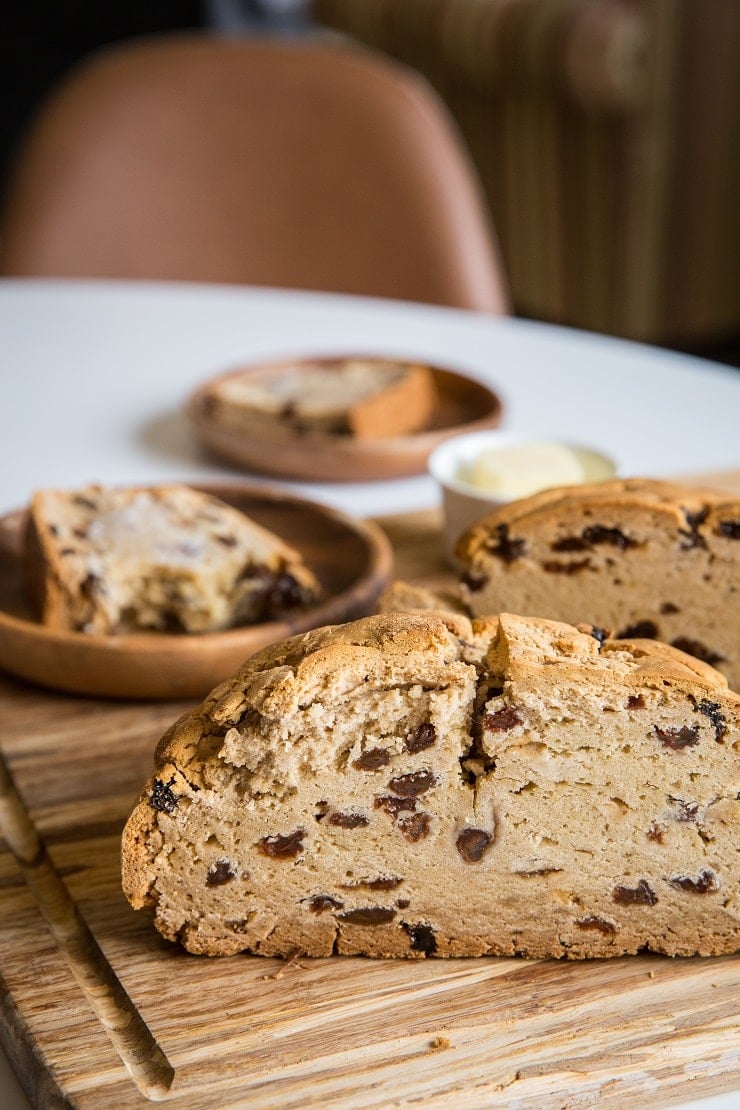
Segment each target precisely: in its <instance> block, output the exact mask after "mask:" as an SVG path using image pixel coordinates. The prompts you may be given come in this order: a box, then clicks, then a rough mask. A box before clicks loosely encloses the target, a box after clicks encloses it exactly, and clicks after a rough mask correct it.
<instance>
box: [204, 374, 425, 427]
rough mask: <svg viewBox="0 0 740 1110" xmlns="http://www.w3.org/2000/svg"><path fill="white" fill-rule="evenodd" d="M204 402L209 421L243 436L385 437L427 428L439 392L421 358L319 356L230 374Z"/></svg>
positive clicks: (210, 390)
mask: <svg viewBox="0 0 740 1110" xmlns="http://www.w3.org/2000/svg"><path fill="white" fill-rule="evenodd" d="M201 405H202V406H203V411H204V412H205V413H207V416H208V419H209V420H210V421H211V422H213V423H217V424H220V425H221V426H222V427H224V428H227V429H229V430H232V431H243V432H244V433H245V434H247V433H249V432H250V431H255V430H259V432H260V434H265V433H270V434H277V435H290V436H293V437H294V436H312V435H317V436H321V437H323V436H350V437H353V438H356V439H384V438H388V437H390V436H397V435H407V434H409V433H413V432H417V431H420V430H421V429H423V428H426V427H427V426H428V424H429V422H430V420H431V418H432V416H433V414H434V411H435V409H436V406H437V391H436V387H435V384H434V378H433V376H432V372H431V370H430V369H429V367H427V366H422V365H419V364H416V363H406V362H397V361H393V360H390V359H370V358H361V357H357V358H342V359H340V358H336V359H316V360H314V361H310V360H305V361H301V362H296V363H282V364H276V365H274V366H265V367H263V368H259V369H251V368H250V369H247V370H245V371H243V372H241V373H240V372H238V371H237V372H234V373H230V374H225V375H224V376H223V377H221V378H217V379H216V380H215V381H214V382H213V383H212V384H211V385H210V386H209V387H208V388H207V389H206V390H205V392H204V393H203V396H202V401H201Z"/></svg>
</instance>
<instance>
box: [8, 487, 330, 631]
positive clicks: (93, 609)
mask: <svg viewBox="0 0 740 1110" xmlns="http://www.w3.org/2000/svg"><path fill="white" fill-rule="evenodd" d="M26 551H27V566H28V577H29V583H30V589H31V593H32V596H33V597H34V599H35V602H36V606H37V609H38V612H39V616H40V619H41V621H42V622H43V623H44V624H46V625H48V626H49V627H51V628H55V629H67V630H70V631H79V632H87V633H93V634H98V635H109V634H116V633H125V632H135V631H139V630H142V629H156V630H160V631H166V632H210V631H215V630H219V629H224V628H230V627H231V626H233V625H238V624H249V623H253V622H255V621H261V620H266V619H269V618H271V617H274V616H277V615H279V614H280V613H281V612H284V611H285V610H286V609H290V608H295V607H296V606H304V605H307V604H309V603H310V602H311V601H312V600H313V599H314V598H315V597H316V596H317V594H318V592H319V584H318V582H317V580H316V578H315V577H314V575H313V573H312V572H311V571H310V570H309V569H308V568H307V567H306V566H305V564H304V563H303V561H302V559H301V557H300V555H299V554H298V553H297V552H296V551H294V550H293V549H292V548H291V547H288V546H287V545H286V544H284V543H283V541H282V540H281V539H279V538H278V537H277V536H275V535H273V534H272V533H271V532H269V531H267V530H266V529H264V528H261V527H260V526H259V525H258V524H256V523H255V522H254V521H252V520H250V519H248V518H247V517H246V516H245V515H244V514H243V513H240V512H238V511H237V510H236V509H233V508H231V506H229V505H227V504H225V503H224V502H223V501H221V500H219V499H218V498H215V497H212V496H210V495H209V494H206V493H202V492H199V491H197V490H194V489H190V488H188V487H186V486H158V487H153V488H151V489H107V488H104V487H102V486H88V487H86V488H84V489H80V490H74V491H62V490H42V491H40V492H38V493H36V495H35V496H34V498H33V500H32V502H31V507H30V512H29V518H28V529H27V543H26Z"/></svg>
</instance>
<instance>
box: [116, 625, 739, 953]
mask: <svg viewBox="0 0 740 1110" xmlns="http://www.w3.org/2000/svg"><path fill="white" fill-rule="evenodd" d="M739 747H740V698H738V697H737V696H736V695H734V694H732V693H729V692H728V690H727V688H726V684H725V683H724V680H723V679H722V677H721V676H720V675H718V674H717V673H716V672H715V671H714V670H713V669H712V668H710V667H708V666H707V665H706V664H703V663H701V662H700V661H698V660H695V659H692V658H691V657H690V656H686V655H684V654H682V653H681V652H678V651H675V650H674V649H672V648H670V647H668V646H666V645H664V644H660V643H656V642H652V641H642V642H640V641H635V642H628V641H625V642H619V641H610V640H605V639H604V638H603V636H602V635H601V633H600V632H599V631H598V630H594V629H591V628H588V629H586V630H580V631H579V630H577V629H575V628H573V627H571V626H569V625H566V624H561V623H556V622H550V621H544V620H539V619H534V618H523V617H518V616H512V615H505V614H503V615H501V616H500V618H497V619H488V620H483V621H478V622H473V623H471V622H470V621H469V620H467V618H465V617H462V616H457V615H454V614H439V613H433V612H429V613H389V614H384V615H380V616H375V617H369V618H366V619H364V620H361V621H356V622H353V623H350V624H347V625H342V626H337V627H330V628H323V629H319V630H317V631H313V632H309V633H307V634H305V635H302V636H298V637H295V638H293V639H291V640H288V641H286V642H283V643H281V644H277V645H273V646H272V647H269V648H267V649H265V650H264V651H261V652H259V653H258V654H257V655H255V656H254V657H253V658H252V659H250V660H249V661H248V662H247V663H246V664H245V665H244V667H243V668H242V669H241V670H240V671H239V672H238V673H237V674H236V675H235V676H234V677H233V678H232V679H231V680H230V681H228V682H226V683H224V684H223V685H222V686H220V687H219V688H217V689H216V690H214V691H213V692H212V694H211V695H210V696H209V697H208V698H207V699H206V700H205V701H204V702H203V704H202V705H201V706H200V707H199V708H198V709H196V710H195V711H193V712H190V713H187V714H186V715H185V716H184V717H182V718H181V719H180V720H179V721H178V722H177V723H176V724H174V725H173V726H172V728H171V729H170V730H169V732H168V733H167V734H166V735H165V736H164V737H163V739H162V740H161V742H160V744H159V747H158V749H157V753H156V769H155V773H154V776H153V777H152V778H151V779H150V780H149V782H148V783H147V785H146V787H145V789H144V791H143V794H142V796H141V799H140V801H139V802H138V804H137V805H136V808H135V809H134V811H133V813H132V815H131V817H130V818H129V820H128V823H127V825H126V828H125V831H124V834H123V858H122V870H123V887H124V891H125V893H126V895H127V897H128V898H129V900H130V902H131V904H132V905H133V906H134V907H136V908H137V909H138V908H140V907H144V906H149V907H152V908H153V911H154V921H155V924H156V927H157V928H158V929H159V930H160V932H161V933H162V934H163V935H164V936H165V937H166V938H168V939H169V940H172V941H180V942H181V943H182V944H183V945H184V946H185V947H186V948H187V949H188V950H189V951H191V952H194V953H204V954H209V955H217V954H230V953H235V952H239V951H242V950H245V951H248V952H252V953H258V954H262V955H268V956H285V955H288V954H292V953H296V952H300V953H304V954H307V955H311V956H328V955H331V954H362V955H368V956H383V957H384V956H410V957H421V956H478V955H508V956H511V955H524V956H532V957H549V956H553V957H570V958H581V957H591V956H618V955H622V954H624V953H634V952H638V951H640V950H642V949H646V950H650V951H652V952H662V953H666V954H668V955H685V956H690V955H695V954H698V955H712V954H718V953H729V952H734V951H735V950H736V949H737V948H738V946H739V944H740V897H739V891H740V886H739V884H738V880H739V879H740V873H739V871H738V858H737V821H738V808H739V807H740V803H738V773H737V772H738V759H739V757H738V748H739Z"/></svg>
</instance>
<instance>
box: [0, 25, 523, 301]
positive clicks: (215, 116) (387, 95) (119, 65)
mask: <svg viewBox="0 0 740 1110" xmlns="http://www.w3.org/2000/svg"><path fill="white" fill-rule="evenodd" d="M0 273H2V274H4V275H6V276H7V275H17V276H30V275H34V276H55V277H129V278H147V279H163V280H180V279H182V280H195V281H216V282H244V283H251V284H259V285H267V286H283V287H292V288H302V289H317V290H329V291H335V292H348V293H358V294H366V295H375V296H386V297H392V298H400V299H406V300H415V301H424V302H429V303H436V304H446V305H452V306H457V307H464V308H473V309H479V310H483V311H489V312H501V311H505V310H506V307H507V296H506V283H505V280H504V278H503V276H502V271H501V268H500V262H499V257H498V252H497V248H496V244H495V241H494V239H493V235H492V230H491V228H490V224H489V222H488V216H487V214H486V207H485V203H484V201H483V200H482V196H481V192H480V188H479V184H478V180H477V178H476V176H475V171H474V170H473V169H472V162H471V161H470V160H469V158H468V156H467V153H466V151H465V149H464V147H463V145H462V143H461V141H460V139H459V137H458V134H457V132H456V130H455V127H454V124H452V122H451V117H449V116H448V114H447V110H446V109H445V108H444V106H443V105H442V102H441V101H440V100H439V99H438V98H437V96H436V94H434V93H433V92H432V90H431V89H430V88H429V87H428V86H427V85H426V84H425V83H424V82H423V81H422V80H421V79H420V78H418V77H416V76H414V75H413V74H411V72H410V71H408V70H406V69H405V68H403V67H400V66H399V65H397V64H395V63H391V62H388V61H386V60H383V59H380V58H378V57H377V56H375V55H373V54H371V53H370V52H368V51H365V50H362V49H360V48H347V47H346V46H342V45H339V44H338V43H335V42H334V41H329V42H326V41H322V40H317V41H308V42H305V41H301V42H295V41H293V42H288V41H285V40H281V39H274V40H269V39H251V38H245V39H221V38H216V37H213V36H207V35H195V36H193V35H182V36H167V37H163V38H159V39H150V40H143V41H139V42H137V43H134V44H127V45H125V46H117V47H113V48H109V49H107V50H105V51H103V52H101V53H99V54H97V55H96V56H95V57H94V58H93V59H92V60H90V61H88V62H86V63H85V64H83V66H82V67H81V68H80V69H78V70H77V71H76V72H75V73H74V74H73V75H72V77H71V78H69V79H68V80H67V81H66V82H65V83H64V84H63V86H62V87H61V88H60V89H59V90H58V91H57V92H56V93H55V94H54V95H53V96H52V98H51V99H50V101H49V102H48V103H47V104H46V105H45V107H44V108H43V109H42V111H41V113H40V115H39V118H38V119H37V120H36V121H35V124H34V125H33V126H32V128H31V129H30V131H29V135H28V138H27V141H26V143H25V145H24V147H23V149H22V151H21V153H20V155H19V158H18V161H17V165H16V169H15V173H14V175H13V178H12V180H11V184H10V187H9V190H8V196H7V203H6V208H5V218H4V226H3V229H2V232H1V233H0Z"/></svg>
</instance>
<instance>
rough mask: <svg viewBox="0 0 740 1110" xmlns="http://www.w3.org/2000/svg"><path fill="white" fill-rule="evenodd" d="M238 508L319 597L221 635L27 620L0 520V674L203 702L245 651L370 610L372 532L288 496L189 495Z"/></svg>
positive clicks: (230, 489)
mask: <svg viewBox="0 0 740 1110" xmlns="http://www.w3.org/2000/svg"><path fill="white" fill-rule="evenodd" d="M196 488H198V489H203V490H205V491H206V492H208V493H212V494H214V495H215V496H216V497H220V498H221V499H222V500H223V501H226V502H227V503H228V504H229V505H233V506H234V507H235V508H237V509H241V510H242V511H243V512H245V513H247V514H248V515H249V516H250V517H252V518H253V519H254V520H256V521H257V523H258V524H261V525H263V526H264V527H265V528H269V529H270V530H271V531H273V532H275V533H277V534H278V535H279V536H281V537H282V538H283V539H284V540H285V541H286V542H287V543H289V544H291V545H292V546H293V547H295V548H297V550H298V551H300V552H301V554H302V555H303V557H304V559H305V560H306V562H307V564H308V565H309V566H310V567H311V569H312V570H313V572H314V574H316V576H317V577H318V579H319V581H320V582H321V585H322V587H323V590H324V594H323V598H322V600H321V601H320V602H319V603H318V604H317V605H314V606H312V607H311V608H310V609H305V610H302V611H301V612H297V613H295V614H293V613H291V614H289V615H287V616H286V617H285V618H283V619H282V620H279V621H269V622H265V623H263V624H254V625H248V626H244V627H241V628H234V629H229V630H228V631H226V632H211V633H204V634H202V635H190V636H188V635H169V634H165V633H160V632H150V633H147V632H144V633H137V634H132V635H124V636H89V635H86V634H85V633H82V632H56V631H53V630H51V629H48V628H46V627H44V626H43V625H42V624H40V623H39V621H38V620H37V619H36V618H35V617H34V615H33V612H32V610H31V608H30V606H29V604H28V602H27V600H26V595H25V589H24V583H23V565H22V559H21V552H22V537H23V527H24V517H25V513H24V511H18V512H14V513H10V514H8V515H7V516H4V517H0V667H2V668H4V669H5V670H7V671H10V672H11V673H12V674H14V675H17V676H19V677H21V678H25V679H29V680H30V681H31V682H36V683H39V684H40V685H42V686H50V687H52V688H54V689H57V690H66V691H68V692H71V693H75V694H86V695H92V696H95V697H101V696H102V697H115V698H149V699H162V698H188V697H201V696H202V695H204V694H206V693H208V691H209V690H211V689H212V688H213V687H214V686H216V685H218V683H219V682H222V681H223V680H224V679H225V678H228V677H229V676H230V675H231V674H233V672H234V671H235V670H236V669H237V668H238V667H239V666H240V665H241V664H242V663H243V662H244V660H245V659H247V658H248V657H249V656H250V655H252V654H253V653H254V652H255V651H258V650H259V649H260V648H263V647H265V646H266V645H267V644H271V643H274V642H275V641H276V640H282V639H285V638H286V637H288V636H292V635H294V634H295V633H297V632H303V631H305V630H307V629H309V628H317V627H319V626H320V625H324V624H337V623H341V622H342V621H346V620H352V619H354V618H355V617H360V616H363V615H365V614H366V613H369V612H371V611H372V609H373V608H374V606H375V602H376V601H377V599H378V596H379V595H380V593H381V591H382V589H383V588H384V586H385V585H386V583H387V581H388V578H389V576H390V572H391V568H392V563H393V556H392V552H391V548H390V544H389V542H388V540H387V539H386V537H385V534H384V533H383V532H382V531H381V530H380V528H378V527H377V526H376V525H374V524H372V523H369V522H366V521H360V520H354V519H352V518H351V517H348V516H346V515H344V514H343V513H339V512H336V511H335V510H333V509H330V508H327V507H325V506H323V505H318V504H315V503H314V502H311V501H305V500H302V499H300V498H297V497H293V496H291V495H290V494H286V493H282V492H278V491H273V490H265V489H258V488H256V487H252V488H250V487H246V486H198V487H196Z"/></svg>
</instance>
